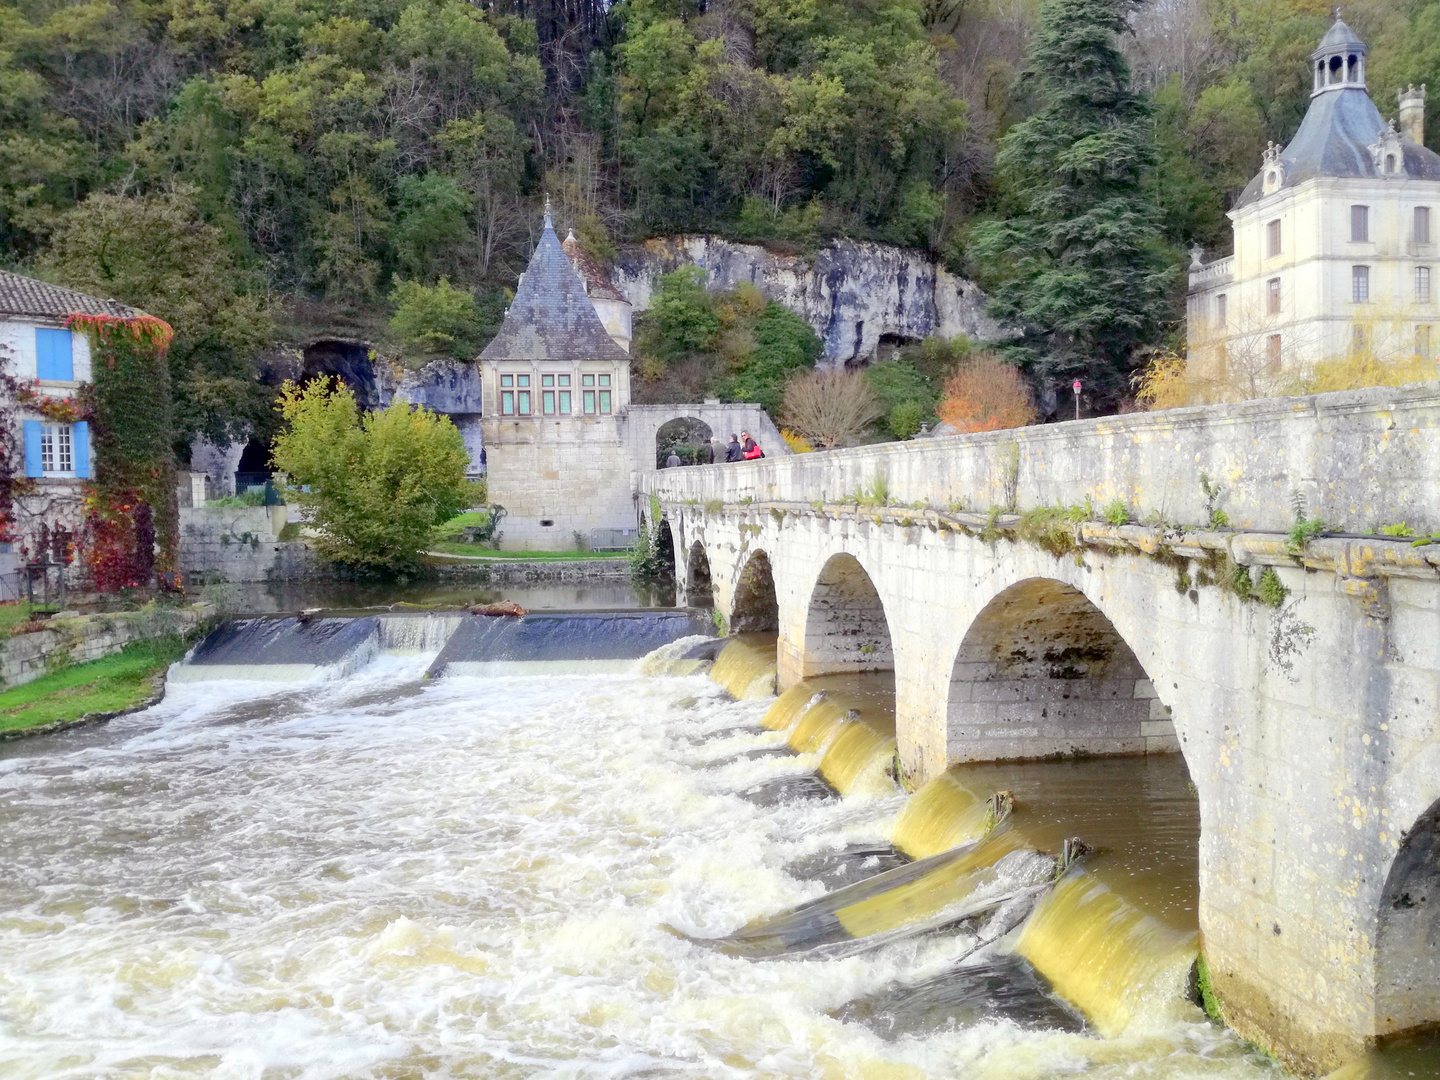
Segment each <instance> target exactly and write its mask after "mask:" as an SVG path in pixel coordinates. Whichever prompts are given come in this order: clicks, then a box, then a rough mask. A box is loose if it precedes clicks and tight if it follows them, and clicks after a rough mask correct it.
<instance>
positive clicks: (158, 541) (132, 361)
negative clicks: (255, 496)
mask: <svg viewBox="0 0 1440 1080" xmlns="http://www.w3.org/2000/svg"><path fill="white" fill-rule="evenodd" d="M66 325H68V326H69V327H70V328H71V329H72V330H81V331H84V332H85V333H86V334H87V335H89V338H90V355H91V371H92V374H91V384H90V385H89V386H88V387H85V388H83V390H82V394H81V398H80V401H79V404H78V406H77V407H78V409H79V410H82V411H83V412H84V413H86V414H88V415H89V417H90V428H91V443H92V447H93V453H94V467H93V472H92V479H91V482H90V484H89V485H88V486H87V488H86V492H85V530H86V543H85V560H86V563H87V564H88V566H89V568H90V572H91V575H92V577H93V579H94V583H95V587H96V588H97V589H99V590H100V591H101V592H113V591H115V590H118V589H123V588H144V587H147V586H148V585H149V584H150V583H151V581H153V580H154V579H155V576H156V573H157V571H158V573H159V580H160V583H161V585H162V586H169V587H178V586H179V584H180V580H179V542H180V524H179V516H180V515H179V510H178V507H177V505H176V499H175V459H174V452H173V450H172V449H171V447H172V445H173V433H174V421H173V417H172V415H171V408H170V400H171V395H170V368H169V365H168V363H167V361H166V359H165V350H166V349H167V348H168V347H169V345H170V342H171V340H172V338H173V337H174V331H173V330H172V329H171V327H170V324H169V323H167V322H165V321H164V320H162V319H156V318H154V317H152V316H149V315H142V316H139V317H136V318H130V319H121V318H115V317H113V316H109V315H80V314H75V315H71V316H70V318H69V320H68V321H67V324H66Z"/></svg>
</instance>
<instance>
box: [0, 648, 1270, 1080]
mask: <svg viewBox="0 0 1440 1080" xmlns="http://www.w3.org/2000/svg"><path fill="white" fill-rule="evenodd" d="M429 659H430V658H429V657H423V656H410V657H405V656H381V657H379V658H377V659H376V660H374V661H373V662H371V663H370V664H369V665H368V666H367V667H365V668H363V669H362V670H361V671H360V672H359V673H357V674H354V675H350V676H347V677H346V678H344V679H342V680H333V681H329V682H316V683H309V684H301V685H296V684H287V685H279V684H267V683H262V682H210V683H187V684H175V685H172V687H171V688H170V690H169V692H168V693H167V695H166V697H165V700H164V701H163V702H162V703H161V704H160V705H158V706H156V707H154V708H151V709H149V710H146V711H144V712H142V713H138V714H134V715H131V716H127V717H123V718H120V719H118V720H116V721H114V722H112V723H111V724H109V725H107V726H105V727H103V728H95V729H89V730H82V731H76V732H73V733H71V734H69V735H67V736H65V737H61V738H50V739H43V740H33V741H30V742H22V743H13V744H9V745H6V746H4V747H3V748H0V835H3V836H4V838H5V840H4V848H3V852H4V855H3V873H0V1075H3V1076H5V1077H34V1078H47V1080H49V1078H69V1077H75V1078H80V1077H83V1078H87V1080H88V1078H95V1077H104V1078H130V1077H153V1078H169V1077H191V1076H204V1077H218V1078H257V1080H260V1078H263V1080H280V1078H286V1080H291V1078H294V1080H300V1078H305V1080H319V1078H338V1077H347V1078H348V1077H356V1078H359V1077H366V1078H370V1077H374V1078H385V1080H401V1078H411V1077H414V1078H420V1077H426V1078H430V1077H435V1078H440V1077H444V1078H451V1077H455V1078H459V1077H484V1078H495V1080H500V1078H509V1077H516V1078H518V1077H546V1078H549V1077H554V1078H582V1077H583V1078H591V1077H594V1078H601V1077H605V1078H629V1077H634V1078H640V1077H645V1078H670V1077H675V1078H696V1080H700V1078H705V1080H751V1078H754V1080H759V1078H779V1077H796V1078H799V1077H806V1078H817V1080H818V1078H823V1080H842V1078H847V1080H848V1078H854V1080H890V1078H895V1080H902V1078H903V1080H920V1078H924V1077H937V1078H938V1077H965V1078H966V1080H1002V1078H1003V1080H1027V1078H1042V1077H1072V1076H1085V1077H1096V1078H1107V1080H1108V1078H1120V1077H1126V1078H1141V1080H1144V1078H1166V1080H1171V1078H1174V1080H1183V1078H1190V1077H1195V1078H1200V1077H1204V1078H1207V1080H1221V1078H1234V1080H1256V1078H1261V1077H1278V1076H1279V1073H1278V1070H1276V1069H1275V1068H1274V1067H1273V1066H1271V1065H1270V1064H1269V1063H1268V1062H1267V1061H1266V1060H1265V1059H1264V1058H1263V1057H1261V1056H1259V1055H1257V1054H1256V1053H1254V1052H1253V1051H1251V1050H1248V1049H1247V1048H1246V1047H1245V1046H1244V1045H1243V1044H1242V1043H1241V1042H1240V1041H1239V1040H1238V1039H1236V1038H1235V1037H1234V1036H1232V1035H1230V1034H1227V1033H1226V1032H1224V1031H1223V1030H1221V1029H1219V1028H1217V1027H1215V1026H1213V1025H1212V1024H1210V1023H1209V1022H1208V1021H1206V1020H1205V1018H1204V1016H1203V1014H1202V1013H1201V1012H1200V1011H1199V1010H1198V1009H1197V1008H1195V1007H1194V1006H1192V1005H1190V1004H1189V1003H1188V1002H1185V1001H1183V1000H1180V999H1178V998H1177V999H1173V1000H1167V1001H1165V1002H1163V1003H1161V1004H1160V1005H1157V1006H1156V1007H1154V1008H1153V1009H1150V1010H1149V1011H1148V1012H1143V1013H1142V1014H1141V1015H1138V1016H1136V1017H1134V1018H1132V1019H1131V1020H1130V1021H1129V1022H1128V1023H1127V1025H1126V1026H1125V1029H1124V1030H1123V1031H1121V1032H1120V1033H1118V1034H1116V1035H1115V1036H1114V1037H1108V1038H1107V1037H1101V1036H1100V1035H1099V1034H1097V1033H1096V1031H1095V1030H1094V1029H1093V1028H1089V1027H1084V1026H1082V1024H1081V1023H1080V1021H1079V1019H1078V1014H1076V1015H1071V1016H1070V1017H1069V1020H1068V1021H1066V1019H1065V1018H1066V1016H1067V1013H1066V1010H1065V1009H1063V1008H1059V1007H1056V1008H1053V1009H1051V1010H1050V1011H1049V1012H1048V1013H1047V1012H1046V1011H1045V1010H1038V1011H1037V1010H1035V1009H1033V1008H1032V1009H1029V1010H1028V1011H1027V1010H1026V1009H1020V1010H1018V1011H1012V1012H1011V1013H1010V1014H1006V1013H1005V1012H1004V1011H1003V1010H1002V1011H1000V1012H996V1013H993V1014H992V1013H987V1011H986V1010H985V1009H983V1008H982V1009H980V1010H978V1012H977V1011H974V1010H972V1012H971V1013H969V1014H966V1015H965V1016H964V1017H963V1018H962V1019H960V1020H959V1021H956V1020H955V1019H953V1018H948V1019H947V1018H946V1017H944V1016H936V1015H932V1013H929V1012H927V1013H925V1014H924V1015H920V1014H918V1013H917V1014H915V1015H914V1016H911V1017H910V1018H909V1019H910V1020H911V1022H910V1023H908V1024H907V1025H901V1028H902V1029H903V1030H899V1029H897V1030H889V1031H886V1030H885V1029H883V1028H882V1027H880V1026H877V1025H875V1024H874V1023H867V1022H866V1015H865V1010H864V1009H860V1010H858V1011H857V1009H856V1007H855V1006H854V1005H853V1004H852V1003H854V1002H857V1001H869V1002H872V1003H873V1002H876V1001H883V1000H884V999H885V995H886V994H887V993H892V992H893V991H894V990H895V988H896V987H897V986H914V985H917V984H923V983H924V982H925V980H926V979H927V978H929V977H933V976H936V975H939V974H942V973H944V972H946V971H948V970H949V969H950V968H951V967H953V965H954V964H955V963H956V961H957V960H958V959H959V958H960V957H961V956H962V955H964V954H965V953H967V952H969V950H970V949H972V948H973V947H974V944H975V941H974V935H973V934H967V933H966V932H963V931H953V932H952V931H937V932H931V933H927V934H922V935H919V936H912V937H906V938H902V939H900V940H896V941H892V942H890V943H889V944H886V945H883V946H880V947H878V948H873V949H869V950H867V951H863V952H858V953H853V954H849V955H846V954H833V955H832V954H803V953H802V954H792V955H782V956H780V957H779V958H774V959H754V958H747V957H745V956H740V955H730V954H727V953H725V952H722V951H719V950H717V949H714V948H712V947H709V946H707V945H706V944H703V943H701V942H697V941H695V940H691V939H695V938H715V937H721V936H724V935H729V934H732V933H734V932H735V931H736V930H737V929H739V928H740V927H742V926H744V925H745V924H747V923H750V922H752V921H753V920H759V919H764V918H765V917H767V916H770V915H773V914H775V913H777V912H780V911H783V910H784V909H787V908H790V907H793V906H795V905H799V904H802V903H804V902H806V901H811V900H815V899H816V898H818V897H820V896H821V895H822V894H823V893H824V891H825V887H826V886H825V885H824V884H822V883H821V882H820V881H818V880H814V879H807V878H803V877H799V876H796V875H795V874H792V873H790V872H788V871H787V868H789V867H793V866H796V865H803V864H805V862H806V861H807V860H812V861H813V860H814V859H815V858H816V857H818V856H823V855H824V854H825V853H827V852H833V851H835V850H836V849H837V848H839V847H842V846H845V845H850V846H863V845H866V844H884V843H885V842H886V841H887V840H888V839H889V837H890V836H891V827H892V825H893V824H894V822H895V819H896V817H897V815H898V814H899V813H900V812H901V811H902V809H903V808H904V806H905V805H906V800H905V798H904V797H902V796H899V795H896V794H894V793H893V792H890V791H888V790H886V789H884V788H883V787H876V786H874V785H869V786H864V785H862V786H861V787H860V788H858V789H857V790H856V792H855V793H853V794H852V795H851V796H850V797H848V798H845V799H838V798H823V799H822V798H804V799H798V800H794V801H785V800H783V799H781V800H778V801H777V800H763V799H758V800H757V799H756V798H754V797H753V795H752V797H749V798H747V797H744V796H743V795H742V794H740V793H741V792H743V791H746V790H749V791H752V792H753V791H755V790H760V789H764V788H765V786H766V785H767V784H771V783H772V782H773V781H775V780H777V779H779V778H781V777H785V776H792V777H793V776H799V775H801V774H806V773H810V772H813V770H814V769H815V768H816V767H817V764H818V758H817V755H816V754H807V755H795V754H793V753H790V752H788V751H786V750H783V749H782V748H783V747H784V745H785V742H786V733H785V732H784V731H764V730H762V729H761V728H760V726H759V725H760V721H761V718H762V717H763V716H764V714H765V713H766V711H767V709H768V708H769V706H770V704H771V702H770V701H766V700H750V701H738V702H737V701H734V700H731V699H730V698H729V697H728V696H727V695H726V694H725V693H724V691H723V690H721V688H720V687H719V686H718V685H716V684H715V683H713V682H711V681H710V680H709V679H708V678H706V677H704V676H700V675H696V676H688V677H675V676H647V675H642V674H639V673H638V672H636V673H631V674H618V675H591V676H585V677H579V676H566V675H555V674H550V675H543V676H531V677H505V678H471V677H455V678H445V679H439V680H431V681H422V679H421V676H422V673H423V672H424V670H425V667H426V664H427V662H428V660H429ZM1062 768H1063V767H1062ZM1037 769H1043V767H1027V769H1025V770H1019V771H1012V772H1011V773H1010V774H1008V775H1007V776H1004V777H1000V776H995V777H990V778H989V779H991V780H994V781H996V782H999V781H1001V780H1003V781H1004V782H1005V783H1007V784H1008V785H1009V786H1010V787H1011V788H1012V789H1014V791H1015V797H1016V799H1017V806H1019V805H1021V804H1023V802H1024V801H1025V799H1026V798H1029V797H1032V795H1033V792H1035V791H1037V790H1039V788H1040V787H1041V786H1043V783H1044V777H1043V776H1040V775H1039V774H1038V773H1037V771H1036V770H1037ZM1066 775H1067V776H1068V777H1069V778H1070V779H1069V780H1067V781H1066V783H1065V784H1063V785H1062V787H1063V790H1064V792H1065V796H1064V798H1065V799H1068V800H1069V801H1070V803H1071V804H1077V803H1087V801H1088V804H1089V805H1090V807H1091V812H1089V814H1088V817H1087V815H1086V814H1080V815H1078V816H1079V817H1080V818H1087V820H1090V821H1091V822H1092V823H1094V822H1099V821H1102V820H1105V819H1107V817H1108V818H1110V819H1113V818H1115V817H1116V815H1117V814H1124V815H1129V816H1133V817H1134V818H1135V819H1137V820H1139V819H1148V818H1147V815H1148V817H1153V818H1155V819H1156V820H1157V821H1158V822H1159V825H1158V826H1157V827H1158V828H1160V829H1162V830H1169V831H1170V832H1171V833H1173V832H1174V831H1175V829H1176V825H1175V818H1174V814H1173V813H1171V812H1170V811H1166V812H1164V813H1158V812H1157V813H1155V814H1149V812H1148V811H1147V810H1146V808H1145V806H1144V805H1143V804H1144V803H1145V800H1146V798H1147V795H1146V792H1147V791H1150V790H1153V791H1155V792H1157V794H1156V799H1157V800H1160V801H1161V802H1165V805H1167V806H1168V805H1171V804H1174V803H1175V801H1176V800H1175V784H1174V782H1172V781H1171V780H1167V779H1166V778H1165V777H1164V776H1162V775H1161V774H1158V773H1157V774H1154V775H1155V776H1157V777H1159V778H1160V779H1159V780H1158V781H1157V782H1155V783H1148V782H1147V783H1148V786H1147V784H1139V785H1137V784H1136V783H1135V782H1134V777H1133V776H1130V777H1129V778H1126V777H1115V776H1112V777H1111V780H1110V781H1108V782H1107V781H1104V780H1103V778H1102V779H1101V780H1095V781H1093V783H1095V784H1096V790H1094V791H1093V792H1092V793H1091V794H1090V796H1089V797H1088V800H1087V796H1086V795H1085V792H1084V787H1085V785H1083V784H1080V785H1077V783H1076V782H1075V780H1074V777H1075V773H1074V771H1073V768H1072V769H1071V770H1070V771H1069V772H1068V773H1066ZM1147 775H1150V774H1147ZM1089 782H1092V781H1087V783H1089ZM1107 783H1109V784H1110V787H1111V789H1110V790H1109V791H1107V790H1105V787H1106V785H1107ZM1122 789H1123V790H1122ZM1157 805H1159V803H1157ZM1042 816H1044V815H1042ZM1049 816H1050V817H1053V816H1054V814H1053V813H1050V815H1049ZM1016 818H1017V820H1020V813H1019V811H1018V810H1017V811H1016ZM1047 820H1048V818H1047ZM1042 824H1043V823H1042ZM1035 827H1037V828H1038V827H1040V826H1038V825H1037V826H1035ZM1082 831H1083V830H1082ZM1113 831H1114V830H1113V829H1112V832H1113ZM1121 831H1122V832H1123V830H1121ZM1182 831H1183V830H1182ZM1110 843H1111V844H1112V846H1115V845H1116V841H1115V840H1114V838H1113V837H1112V838H1111V840H1110ZM1120 846H1123V845H1120ZM1141 862H1143V863H1144V865H1143V866H1142V865H1141V864H1140V863H1134V864H1133V865H1132V864H1123V865H1124V866H1126V867H1129V869H1128V870H1126V871H1125V872H1134V873H1140V874H1142V876H1143V875H1144V874H1149V875H1150V877H1151V879H1153V880H1151V883H1150V885H1149V886H1147V887H1148V888H1151V889H1154V890H1156V891H1158V892H1159V893H1161V894H1164V895H1165V896H1167V897H1169V898H1170V900H1169V901H1167V902H1169V903H1171V906H1172V907H1173V908H1175V909H1176V910H1183V909H1184V908H1185V906H1186V903H1187V900H1186V897H1187V896H1188V895H1189V894H1188V893H1186V891H1185V889H1184V888H1180V889H1179V890H1178V891H1177V890H1176V889H1174V888H1171V887H1170V886H1168V885H1165V884H1164V883H1165V882H1167V881H1168V882H1173V881H1174V880H1176V878H1177V875H1178V876H1179V877H1180V878H1183V877H1184V875H1187V874H1189V875H1193V873H1194V868H1193V862H1190V863H1186V861H1185V860H1183V859H1182V860H1179V862H1178V863H1177V864H1176V865H1175V866H1167V865H1158V864H1155V862H1154V860H1150V861H1148V862H1146V861H1145V860H1141ZM1156 882H1160V883H1161V884H1160V885H1158V886H1157V885H1156ZM1177 898H1178V899H1177ZM1182 918H1183V916H1182ZM1033 996H1034V995H1032V997H1033ZM1047 1016H1048V1017H1049V1019H1046V1017H1047ZM897 1031H898V1034H897Z"/></svg>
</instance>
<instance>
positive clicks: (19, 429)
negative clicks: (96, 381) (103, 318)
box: [0, 271, 144, 599]
mask: <svg viewBox="0 0 1440 1080" xmlns="http://www.w3.org/2000/svg"><path fill="white" fill-rule="evenodd" d="M76 313H79V314H86V315H112V316H115V317H116V318H133V317H135V316H137V315H143V314H144V312H141V311H138V310H136V309H135V308H132V307H129V306H128V305H126V304H122V303H119V302H118V301H115V300H101V299H99V298H98V297H94V296H87V295H86V294H85V293H81V292H76V291H75V290H73V289H66V288H62V287H61V286H59V285H51V284H50V283H49V282H45V281H37V280H36V279H34V278H28V277H24V276H23V275H21V274H12V273H9V272H8V271H0V374H5V375H8V376H9V377H10V379H13V380H14V382H15V384H16V385H17V386H18V387H19V388H20V390H21V392H22V393H26V392H28V393H33V394H38V395H40V396H42V397H45V398H49V399H52V400H68V399H71V398H73V397H75V396H76V395H77V394H78V393H79V391H80V388H81V387H82V386H83V385H84V384H85V383H87V382H89V381H90V340H89V338H88V337H87V336H86V335H85V334H83V333H77V332H72V331H71V330H69V329H68V328H67V327H66V325H65V323H66V320H67V319H68V318H69V316H71V315H72V314H76ZM10 397H11V395H10V393H9V391H8V388H7V389H0V398H3V400H0V423H5V424H8V425H9V426H10V431H9V432H8V435H9V437H10V438H12V439H13V440H14V444H15V445H16V446H17V447H18V448H19V450H20V455H19V456H20V458H21V460H22V461H23V466H24V468H23V471H24V475H25V476H26V477H28V478H29V479H31V480H33V481H34V482H35V492H34V494H32V495H28V496H26V497H24V498H22V499H19V500H17V505H16V507H15V519H16V520H15V532H16V533H17V534H18V535H17V537H16V539H14V540H12V541H10V542H6V543H0V575H5V574H7V573H11V574H13V572H14V570H15V567H16V565H17V563H18V561H19V557H20V556H21V555H22V554H31V555H33V554H34V553H35V551H36V548H37V545H38V543H39V534H40V531H41V526H42V524H43V525H45V526H47V527H48V528H51V529H53V528H55V527H57V526H60V527H63V528H66V529H68V530H70V531H71V532H72V533H78V532H79V529H80V526H81V522H82V520H83V506H82V492H81V489H82V487H83V485H84V481H85V480H86V479H87V478H89V476H90V475H91V469H92V465H93V462H92V459H91V453H90V425H89V424H88V423H87V422H85V421H83V420H77V421H74V422H67V421H57V420H54V419H51V418H49V417H46V416H45V415H44V414H43V412H42V411H41V410H40V409H39V408H38V407H36V406H34V405H27V404H26V403H25V402H23V401H19V402H17V401H14V400H10ZM17 471H18V470H17ZM0 599H3V595H0Z"/></svg>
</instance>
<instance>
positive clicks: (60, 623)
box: [0, 604, 215, 687]
mask: <svg viewBox="0 0 1440 1080" xmlns="http://www.w3.org/2000/svg"><path fill="white" fill-rule="evenodd" d="M214 613H215V612H214V609H213V608H212V607H210V606H209V605H208V604H196V605H193V606H191V607H184V608H164V607H157V608H152V609H149V610H144V611H123V612H115V613H113V614H98V615H77V616H73V617H67V618H59V617H57V618H54V619H51V620H50V621H49V623H48V624H47V625H46V628H45V629H44V630H37V631H35V632H34V633H30V634H15V635H13V636H11V637H4V638H0V686H3V687H10V686H22V685H24V684H25V683H28V682H32V681H34V680H35V679H38V678H40V676H42V675H44V674H45V673H46V672H48V671H53V670H56V669H58V668H62V667H67V666H69V665H70V664H79V663H83V662H85V661H86V660H99V659H100V658H101V657H103V656H109V655H110V654H111V653H114V652H119V651H120V650H121V649H122V648H124V647H125V646H126V645H127V644H129V643H130V642H132V641H143V640H145V639H147V638H155V637H163V636H165V635H168V634H184V633H186V632H188V631H190V630H192V629H194V628H195V627H196V626H198V625H199V624H200V623H202V622H204V621H205V620H206V619H208V618H210V617H211V616H212V615H214Z"/></svg>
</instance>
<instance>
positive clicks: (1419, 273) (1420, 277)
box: [1415, 266, 1430, 304]
mask: <svg viewBox="0 0 1440 1080" xmlns="http://www.w3.org/2000/svg"><path fill="white" fill-rule="evenodd" d="M1415 302H1416V303H1417V304H1428V303H1430V267H1428V266H1417V267H1415Z"/></svg>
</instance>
